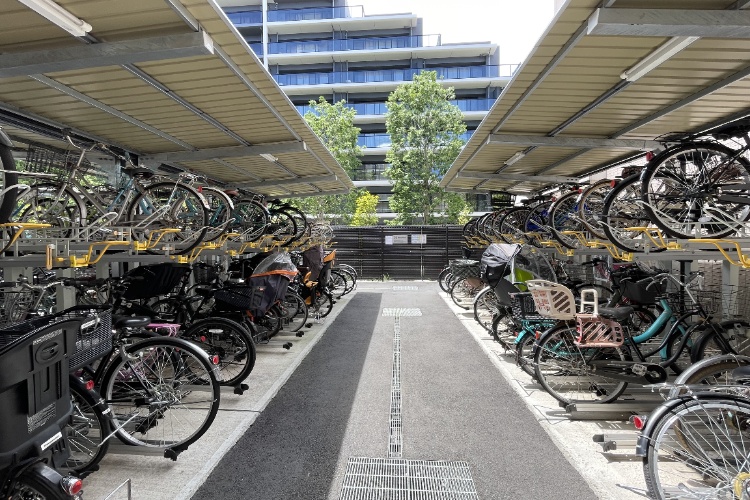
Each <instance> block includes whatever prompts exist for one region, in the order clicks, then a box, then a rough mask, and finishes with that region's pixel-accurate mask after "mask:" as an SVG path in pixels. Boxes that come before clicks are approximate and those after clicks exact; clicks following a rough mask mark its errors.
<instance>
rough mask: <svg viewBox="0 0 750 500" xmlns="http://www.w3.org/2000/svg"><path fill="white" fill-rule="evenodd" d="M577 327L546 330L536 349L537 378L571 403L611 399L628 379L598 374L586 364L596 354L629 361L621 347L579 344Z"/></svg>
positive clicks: (553, 394) (622, 389)
mask: <svg viewBox="0 0 750 500" xmlns="http://www.w3.org/2000/svg"><path fill="white" fill-rule="evenodd" d="M577 336H578V332H577V331H576V327H575V326H573V327H570V326H560V327H557V328H552V329H550V330H548V331H547V332H545V333H544V334H543V335H542V337H541V338H540V339H539V342H538V344H537V346H536V349H535V351H534V374H535V378H536V379H537V380H538V381H539V383H540V384H541V385H542V387H544V389H545V390H546V391H547V392H548V393H549V394H550V395H551V396H552V397H553V398H555V399H556V400H558V401H560V402H561V403H564V404H570V403H609V402H611V401H614V400H616V399H617V398H618V397H619V396H620V395H621V394H622V393H623V392H624V391H625V388H626V387H627V385H628V384H627V382H622V381H616V380H610V379H607V378H604V377H599V376H597V375H596V374H595V373H594V372H593V371H591V370H589V369H587V368H586V365H587V363H588V362H589V361H591V360H592V359H593V358H594V357H596V358H597V359H614V360H618V361H625V360H626V359H627V356H626V353H625V351H623V350H622V349H620V348H599V347H593V348H592V347H588V348H586V347H579V346H577V345H575V339H576V337H577Z"/></svg>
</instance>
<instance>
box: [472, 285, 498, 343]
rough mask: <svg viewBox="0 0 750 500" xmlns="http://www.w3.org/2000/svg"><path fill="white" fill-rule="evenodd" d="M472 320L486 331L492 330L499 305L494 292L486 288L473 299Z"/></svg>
mask: <svg viewBox="0 0 750 500" xmlns="http://www.w3.org/2000/svg"><path fill="white" fill-rule="evenodd" d="M473 309H474V320H475V321H476V322H477V323H479V325H480V326H481V327H482V328H484V329H485V330H487V331H488V332H489V331H491V330H492V321H493V319H494V317H495V316H496V315H497V314H498V312H499V309H500V304H499V303H498V301H497V297H496V296H495V292H494V291H493V290H492V288H491V287H489V286H487V287H485V288H483V289H482V290H480V291H479V293H477V295H476V297H474V308H473Z"/></svg>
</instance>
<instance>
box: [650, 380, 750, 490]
mask: <svg viewBox="0 0 750 500" xmlns="http://www.w3.org/2000/svg"><path fill="white" fill-rule="evenodd" d="M733 378H734V379H735V380H734V386H733V387H722V388H720V389H719V390H718V391H705V390H704V391H702V392H694V391H693V390H692V388H690V387H685V388H684V391H683V392H682V393H681V394H680V395H679V396H678V397H676V398H674V399H670V400H667V401H666V402H664V403H663V404H662V405H661V406H659V407H658V408H657V409H656V410H654V411H653V412H652V414H651V416H650V417H649V418H648V420H647V421H646V423H645V426H643V427H642V429H641V434H640V436H639V438H638V441H637V445H636V455H637V456H640V457H642V463H643V473H644V477H645V480H646V487H647V489H648V494H649V496H650V497H651V498H654V499H657V500H663V499H695V498H727V499H737V500H739V499H745V498H748V496H749V495H750V460H749V459H748V457H750V434H749V432H750V425H748V424H750V399H749V397H748V396H749V394H748V387H747V385H748V382H750V369H749V367H747V366H744V367H741V368H737V369H735V370H734V371H733Z"/></svg>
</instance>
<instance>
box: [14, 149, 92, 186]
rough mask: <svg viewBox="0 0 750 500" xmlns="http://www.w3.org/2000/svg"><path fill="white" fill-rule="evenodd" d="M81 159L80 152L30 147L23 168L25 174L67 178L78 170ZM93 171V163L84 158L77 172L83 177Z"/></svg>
mask: <svg viewBox="0 0 750 500" xmlns="http://www.w3.org/2000/svg"><path fill="white" fill-rule="evenodd" d="M79 158H80V151H78V150H71V151H64V150H57V149H51V148H43V147H39V146H29V149H28V151H27V152H26V162H25V164H24V166H23V168H22V170H23V171H24V172H29V173H37V174H52V175H55V176H57V177H58V178H65V177H67V176H68V175H70V172H71V171H72V170H73V169H74V168H76V165H77V164H78V160H79ZM90 170H91V162H90V161H88V160H87V159H86V158H83V160H82V161H81V164H80V165H78V168H77V170H76V172H77V174H79V175H82V174H85V173H87V172H89V171H90Z"/></svg>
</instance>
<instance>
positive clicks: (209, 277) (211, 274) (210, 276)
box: [193, 264, 219, 285]
mask: <svg viewBox="0 0 750 500" xmlns="http://www.w3.org/2000/svg"><path fill="white" fill-rule="evenodd" d="M218 277H219V273H218V271H217V270H216V268H215V267H214V266H207V265H200V264H198V265H195V266H193V279H194V280H195V284H196V285H210V284H211V283H213V281H214V280H215V279H216V278H218Z"/></svg>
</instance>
